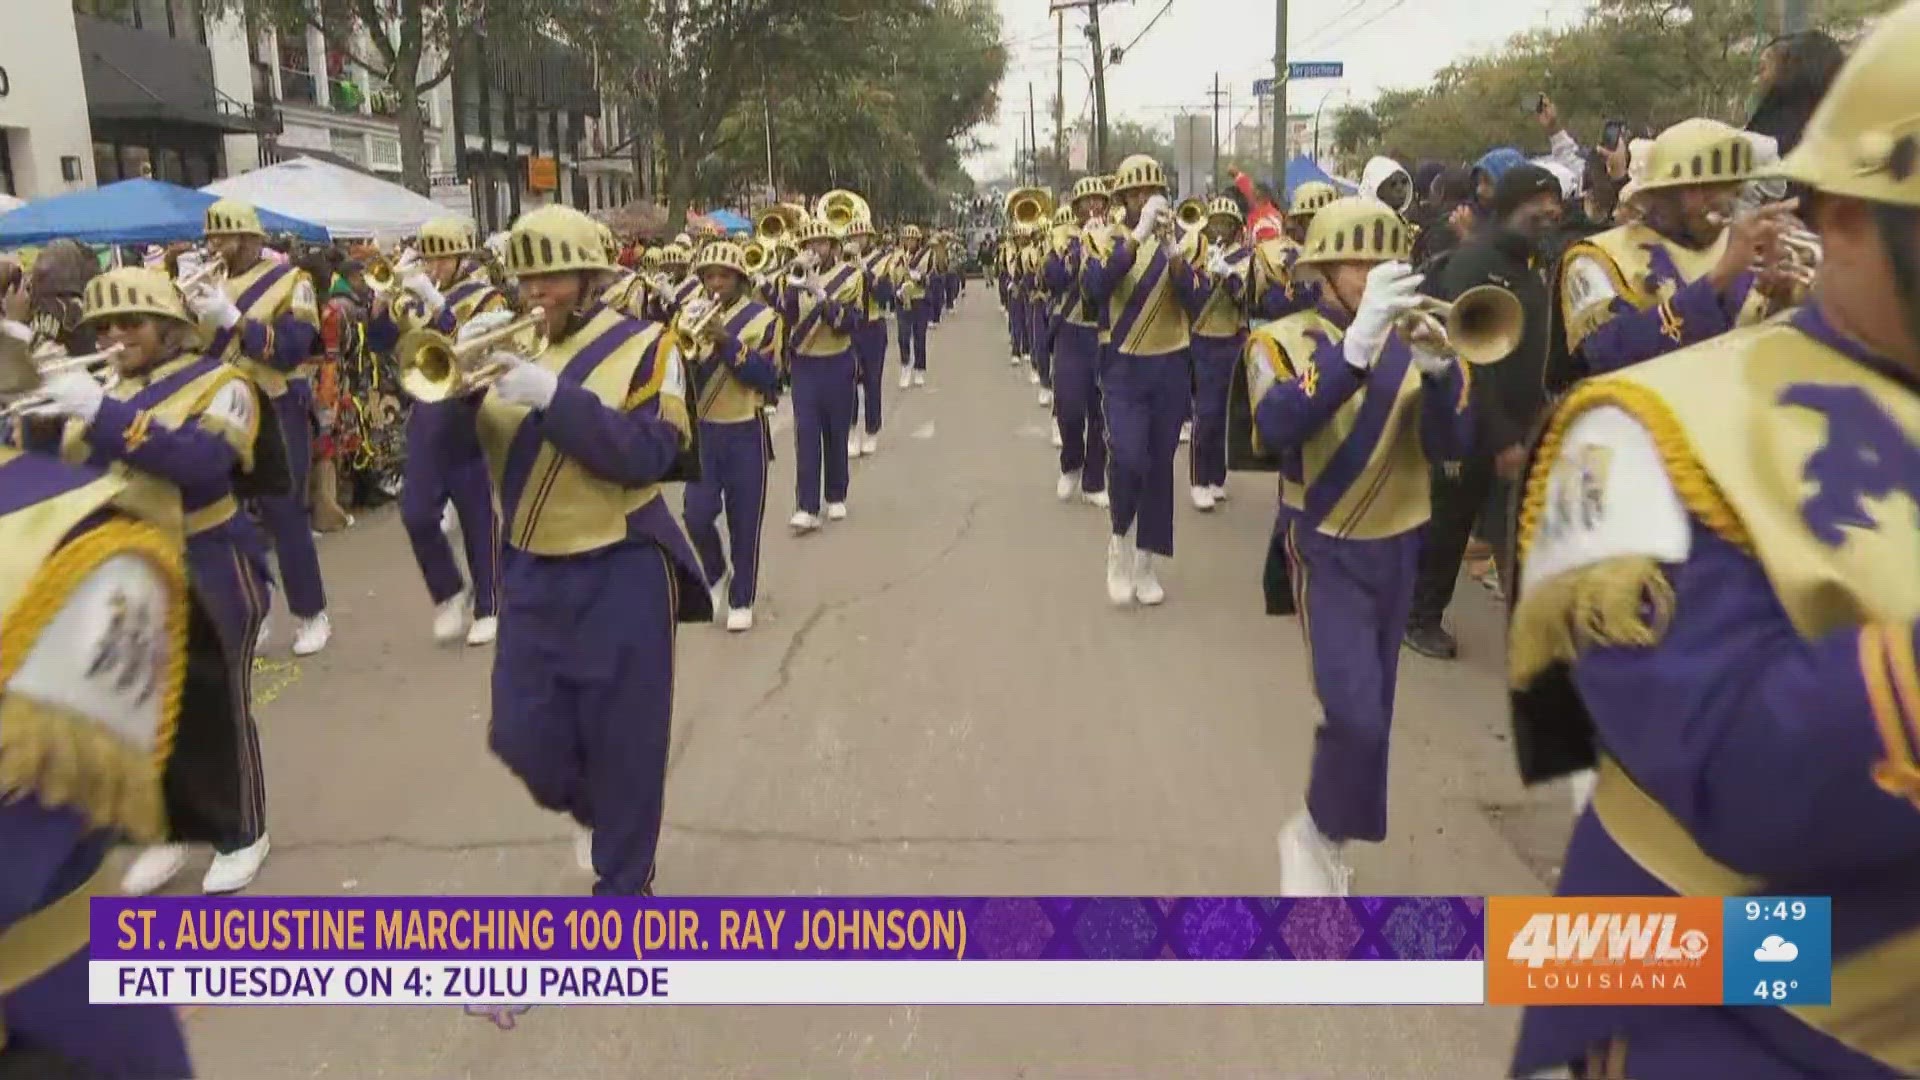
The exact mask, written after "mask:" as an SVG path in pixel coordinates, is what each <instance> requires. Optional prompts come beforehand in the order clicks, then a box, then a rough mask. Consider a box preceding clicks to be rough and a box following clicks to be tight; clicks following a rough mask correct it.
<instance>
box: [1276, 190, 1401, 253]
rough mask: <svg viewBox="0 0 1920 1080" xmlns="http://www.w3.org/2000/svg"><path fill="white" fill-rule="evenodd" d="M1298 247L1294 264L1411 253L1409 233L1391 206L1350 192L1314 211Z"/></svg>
mask: <svg viewBox="0 0 1920 1080" xmlns="http://www.w3.org/2000/svg"><path fill="white" fill-rule="evenodd" d="M1300 186H1301V187H1303V188H1304V187H1306V185H1305V184H1302V185H1300ZM1302 248H1303V250H1302V251H1301V253H1300V258H1299V261H1298V262H1297V263H1296V264H1295V265H1298V266H1310V265H1312V264H1314V263H1336V262H1393V261H1396V260H1403V259H1406V258H1408V257H1409V256H1411V255H1412V254H1413V234H1412V232H1411V231H1410V230H1408V228H1407V223H1406V222H1405V221H1403V220H1401V218H1400V215H1399V214H1398V213H1397V212H1396V211H1395V210H1394V209H1393V207H1391V206H1388V205H1387V204H1386V203H1383V202H1380V201H1379V200H1377V199H1363V198H1360V197H1359V196H1353V195H1350V196H1348V197H1346V198H1344V199H1335V200H1333V201H1332V202H1330V203H1327V204H1326V205H1325V206H1324V207H1323V208H1322V209H1320V210H1319V212H1317V213H1315V214H1314V216H1313V224H1311V225H1309V226H1307V239H1306V242H1305V243H1304V244H1303V245H1302Z"/></svg>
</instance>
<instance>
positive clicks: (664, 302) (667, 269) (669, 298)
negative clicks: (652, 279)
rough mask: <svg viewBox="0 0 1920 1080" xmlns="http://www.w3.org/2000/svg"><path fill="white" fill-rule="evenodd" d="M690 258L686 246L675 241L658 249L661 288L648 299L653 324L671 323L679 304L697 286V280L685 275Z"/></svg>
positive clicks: (690, 254) (690, 255)
mask: <svg viewBox="0 0 1920 1080" xmlns="http://www.w3.org/2000/svg"><path fill="white" fill-rule="evenodd" d="M681 235H682V236H683V237H684V236H685V234H684V233H683V234H681ZM692 257H693V255H692V253H691V252H690V251H689V250H688V245H686V244H683V243H681V242H679V241H677V240H676V241H675V242H673V243H671V244H668V245H667V246H665V247H663V248H661V249H660V286H661V287H660V288H658V289H656V290H654V291H653V295H652V296H651V297H650V299H649V307H650V309H651V310H652V313H653V319H654V321H655V322H660V323H671V322H672V321H673V316H674V313H675V312H677V311H679V310H680V302H681V301H682V300H684V299H686V298H687V297H689V296H690V295H691V294H692V290H693V288H696V287H698V286H699V283H700V281H699V279H698V278H695V277H693V276H691V275H689V274H688V273H687V263H688V261H689V260H690V259H692Z"/></svg>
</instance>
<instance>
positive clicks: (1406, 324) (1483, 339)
mask: <svg viewBox="0 0 1920 1080" xmlns="http://www.w3.org/2000/svg"><path fill="white" fill-rule="evenodd" d="M1526 321H1527V317H1526V309H1525V308H1523V307H1521V306H1520V298H1519V297H1517V296H1515V295H1514V294H1513V293H1512V292H1511V291H1510V290H1507V289H1503V288H1501V287H1500V286H1498V285H1478V286H1475V287H1474V288H1471V289H1468V290H1467V291H1466V292H1463V293H1461V294H1460V295H1459V296H1458V297H1457V298H1455V299H1454V300H1453V301H1451V302H1449V301H1446V300H1440V299H1436V298H1434V297H1422V298H1421V304H1420V306H1419V307H1418V308H1415V309H1414V310H1413V311H1411V312H1408V313H1407V314H1406V315H1405V316H1404V317H1402V319H1401V320H1400V322H1399V323H1397V324H1396V325H1395V329H1397V330H1398V331H1399V332H1400V334H1401V336H1403V337H1405V338H1407V339H1408V340H1409V341H1411V340H1414V339H1416V338H1419V337H1422V336H1433V335H1434V334H1435V332H1436V331H1437V332H1438V336H1439V337H1440V338H1441V339H1442V341H1441V342H1440V344H1442V345H1443V347H1444V348H1446V349H1447V350H1449V351H1451V352H1453V353H1454V354H1455V355H1456V356H1458V357H1460V359H1461V360H1462V361H1464V362H1465V363H1469V364H1474V365H1476V366H1484V365H1487V364H1497V363H1499V362H1500V361H1502V360H1505V359H1506V358H1507V357H1508V356H1510V355H1512V353H1513V350H1514V349H1516V348H1519V347H1520V339H1521V337H1522V335H1523V334H1524V332H1525V330H1526Z"/></svg>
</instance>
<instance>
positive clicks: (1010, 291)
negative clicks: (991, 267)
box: [998, 232, 1027, 367]
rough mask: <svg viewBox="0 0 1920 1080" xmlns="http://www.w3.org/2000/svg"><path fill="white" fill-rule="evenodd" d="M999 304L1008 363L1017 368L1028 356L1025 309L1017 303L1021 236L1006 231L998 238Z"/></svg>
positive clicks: (1018, 300)
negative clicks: (1005, 333)
mask: <svg viewBox="0 0 1920 1080" xmlns="http://www.w3.org/2000/svg"><path fill="white" fill-rule="evenodd" d="M998 268H999V274H1000V306H1001V308H1002V309H1004V310H1005V311H1006V314H1007V349H1008V362H1009V363H1011V364H1012V365H1013V366H1014V367H1019V366H1020V363H1021V361H1023V360H1025V359H1026V358H1027V345H1026V341H1027V335H1026V315H1025V310H1026V309H1025V308H1024V307H1023V306H1022V305H1021V302H1020V287H1019V278H1020V238H1019V237H1018V236H1016V235H1014V234H1013V233H1011V232H1009V233H1008V234H1007V238H1006V239H1004V240H1002V241H1000V261H999V264H998Z"/></svg>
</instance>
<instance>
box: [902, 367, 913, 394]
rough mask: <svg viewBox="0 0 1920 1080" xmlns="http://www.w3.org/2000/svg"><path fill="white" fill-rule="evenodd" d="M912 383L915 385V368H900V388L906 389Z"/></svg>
mask: <svg viewBox="0 0 1920 1080" xmlns="http://www.w3.org/2000/svg"><path fill="white" fill-rule="evenodd" d="M912 385H913V369H912V368H901V369H900V389H902V390H905V389H906V388H907V387H909V386H912Z"/></svg>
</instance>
